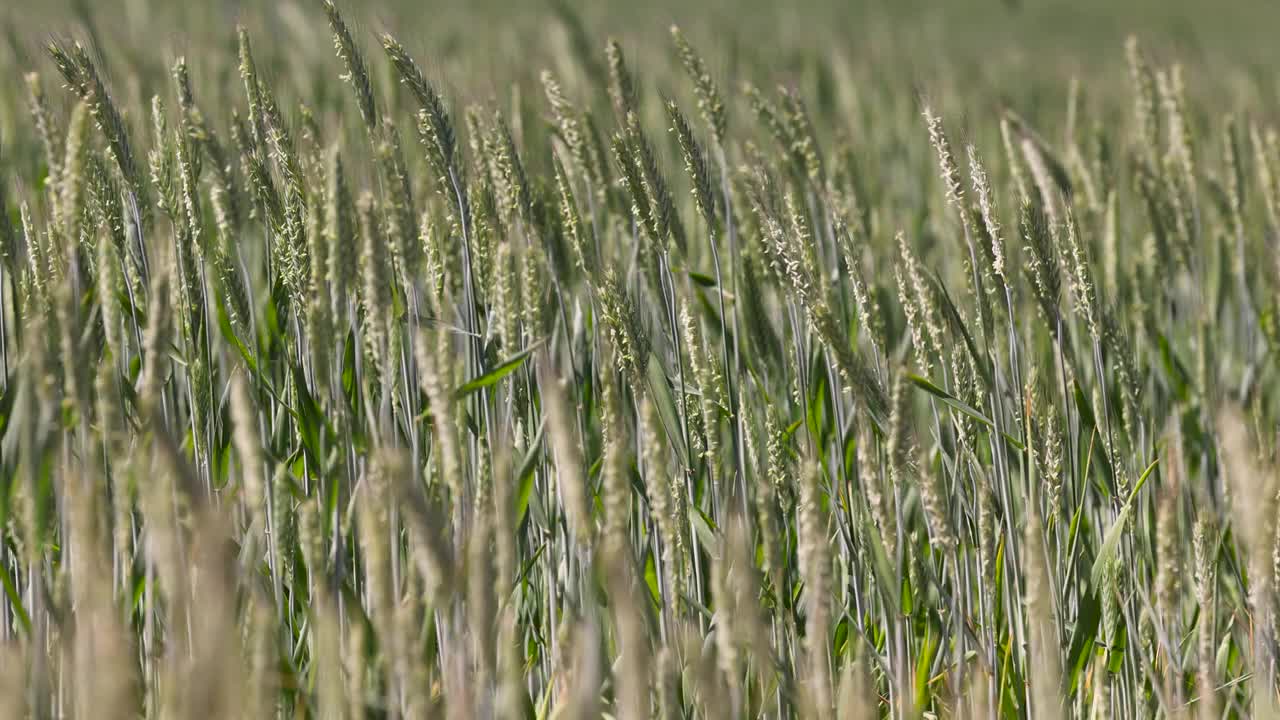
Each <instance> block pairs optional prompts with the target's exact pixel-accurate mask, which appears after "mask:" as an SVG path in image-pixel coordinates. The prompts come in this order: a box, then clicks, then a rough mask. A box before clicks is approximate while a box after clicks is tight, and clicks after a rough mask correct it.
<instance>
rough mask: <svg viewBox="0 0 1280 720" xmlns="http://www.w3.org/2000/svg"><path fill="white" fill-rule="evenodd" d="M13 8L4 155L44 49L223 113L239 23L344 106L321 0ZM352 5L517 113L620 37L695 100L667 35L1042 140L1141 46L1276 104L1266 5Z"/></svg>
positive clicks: (296, 84) (855, 100) (381, 71)
mask: <svg viewBox="0 0 1280 720" xmlns="http://www.w3.org/2000/svg"><path fill="white" fill-rule="evenodd" d="M17 5H18V4H17V3H10V4H9V6H8V7H6V8H0V29H2V30H3V39H2V40H0V98H4V100H3V101H0V150H3V149H12V148H13V147H14V146H15V137H19V136H22V135H24V134H26V133H29V132H30V128H29V127H28V125H29V121H28V119H27V117H26V114H25V109H24V108H23V106H22V105H23V104H22V103H21V102H20V101H19V100H18V99H20V98H22V97H23V94H22V93H23V92H24V90H23V87H22V75H23V73H24V72H26V71H29V70H38V71H40V72H41V74H42V76H43V78H44V81H45V85H46V88H47V90H48V91H49V94H50V99H51V101H53V102H54V103H55V105H56V104H58V103H66V102H67V98H66V93H61V92H56V89H57V88H56V78H55V77H54V74H53V72H52V66H51V64H50V63H49V61H48V58H47V54H46V53H45V52H44V51H43V45H44V44H46V43H47V42H49V41H50V40H67V39H79V40H82V41H85V42H86V43H87V44H89V45H91V46H94V47H96V48H97V52H98V57H100V58H101V64H102V66H103V68H104V69H105V71H106V74H107V76H108V78H109V80H110V83H111V87H112V89H113V93H115V94H117V95H120V96H122V99H123V100H124V102H123V103H121V104H123V105H124V106H127V107H148V105H149V103H148V102H147V101H148V100H149V98H150V97H151V95H152V94H155V93H160V94H162V95H163V94H165V93H167V92H168V85H167V76H166V74H165V71H166V68H167V67H169V66H170V65H171V63H172V61H173V59H174V58H175V57H176V56H178V55H180V54H181V55H185V56H186V57H187V59H188V62H189V63H190V65H191V70H192V75H193V80H194V81H195V82H196V85H197V88H198V89H199V91H200V94H201V96H202V97H203V98H204V102H205V103H206V106H207V107H209V108H211V109H213V110H215V111H218V110H221V111H223V112H226V113H229V112H230V110H229V109H230V108H231V107H233V106H236V105H237V104H238V103H239V100H240V97H239V93H240V91H241V90H240V88H239V84H238V83H239V79H238V77H237V74H236V65H235V63H236V57H235V26H236V25H237V24H243V25H244V26H245V27H247V28H248V29H249V31H250V33H251V36H252V38H253V42H254V52H255V54H256V55H257V56H258V58H259V65H260V68H261V69H262V70H263V71H264V72H265V73H266V75H267V77H268V78H269V79H270V81H271V82H272V84H273V86H274V87H275V88H276V89H277V91H278V92H279V93H280V96H281V98H282V100H284V101H285V104H286V105H289V104H290V101H291V100H297V99H299V98H307V101H308V102H309V103H312V104H313V107H314V109H316V110H317V113H318V114H321V115H323V114H324V112H325V110H326V108H327V107H332V108H335V111H336V109H337V108H340V107H341V105H342V104H343V103H347V100H348V99H347V98H345V97H344V96H343V93H346V92H347V89H346V88H345V87H343V86H342V85H340V84H338V83H334V82H332V80H333V79H334V78H335V77H337V75H338V74H339V73H340V69H339V64H338V61H337V58H336V57H335V56H334V53H333V48H332V45H331V41H330V35H329V33H328V31H327V28H326V26H325V20H324V14H323V12H322V11H321V9H320V3H319V1H318V0H315V1H311V0H227V1H223V2H194V1H191V2H182V1H177V2H175V1H173V0H109V1H107V2H94V1H93V0H49V1H48V2H40V3H34V4H27V3H22V6H21V7H18V6H17ZM340 7H341V8H342V10H343V12H344V14H345V16H346V17H347V19H348V21H349V22H351V23H352V25H353V26H354V28H355V30H356V31H357V33H358V35H359V40H360V41H361V42H362V43H363V44H364V46H365V48H366V51H367V52H368V54H369V55H370V57H372V58H373V60H372V61H371V64H372V67H373V70H374V73H375V75H376V80H377V81H378V82H379V83H380V84H381V86H382V87H381V92H385V93H395V92H396V90H395V89H394V83H393V82H392V78H391V76H390V70H389V68H388V67H387V65H386V63H385V62H383V59H382V57H381V53H380V52H378V51H377V46H376V34H377V33H380V32H383V31H386V30H389V31H391V32H393V33H394V34H395V35H396V36H397V37H398V38H399V39H400V40H401V41H402V42H403V43H404V44H405V46H406V47H407V48H408V49H409V50H410V51H411V52H412V53H413V54H414V56H415V57H416V59H417V60H418V62H419V63H420V64H421V65H422V66H423V68H424V70H426V72H427V73H428V75H429V76H430V79H431V80H433V81H434V82H436V83H437V84H438V86H439V87H441V88H442V89H443V90H444V92H445V94H446V96H447V97H448V99H449V100H450V101H451V102H452V103H453V104H455V105H457V106H462V105H464V104H466V103H470V102H477V101H478V102H491V103H496V104H499V105H502V106H505V107H508V108H511V109H513V110H517V111H518V112H516V113H515V114H516V115H522V114H524V113H527V112H535V111H538V110H539V109H540V108H541V98H540V97H532V98H531V97H529V96H531V95H540V91H539V88H538V85H537V84H536V78H537V75H538V73H539V72H540V71H541V70H542V69H543V68H550V69H552V70H553V71H555V73H556V74H557V76H558V77H559V78H560V80H561V82H562V83H563V84H564V85H565V87H566V90H567V91H569V92H570V94H571V96H574V97H584V96H586V95H588V92H587V89H588V87H589V86H590V85H591V84H593V74H592V73H593V72H595V73H598V72H600V66H601V65H602V63H603V47H604V44H605V39H606V38H607V37H609V36H613V37H616V38H618V39H619V40H620V41H621V42H622V45H623V47H624V49H625V50H626V52H627V56H628V61H629V62H630V64H631V65H632V66H633V67H634V68H636V70H637V72H638V74H639V76H640V77H641V78H642V82H643V83H644V84H645V88H644V89H645V90H646V92H650V93H668V94H675V95H677V96H679V95H681V93H684V92H687V89H686V88H684V87H683V81H682V79H681V76H680V74H679V73H675V72H670V71H671V70H673V69H674V67H675V66H674V58H673V54H672V52H671V44H670V39H669V37H668V35H667V28H668V27H669V26H670V25H671V24H672V23H678V24H679V25H680V26H681V27H682V28H683V29H684V31H685V33H686V35H687V36H688V37H689V39H690V40H691V41H692V42H693V43H694V45H695V46H696V47H697V48H698V49H699V51H700V52H701V53H702V54H703V55H704V56H706V57H707V59H708V61H709V63H710V65H711V67H712V68H713V70H714V72H715V73H716V74H717V75H718V79H719V80H720V81H721V82H722V84H723V85H724V86H725V87H727V88H730V89H733V90H736V89H737V88H738V87H739V85H740V84H741V80H742V79H743V78H751V79H752V81H753V82H755V83H757V84H758V85H762V86H766V85H768V84H769V83H775V84H786V85H792V86H796V87H798V88H799V89H800V90H801V92H802V93H804V96H805V97H806V98H810V101H811V102H812V103H814V104H815V105H817V109H818V110H819V111H827V112H833V111H843V112H852V113H854V114H857V113H877V114H878V113H884V112H896V111H902V110H904V109H905V108H904V107H903V105H904V104H905V105H918V104H919V103H920V100H921V98H922V97H923V98H927V99H928V101H929V102H930V103H932V104H934V105H935V106H937V107H938V108H940V109H941V110H942V111H943V112H944V113H946V114H947V115H948V117H949V118H951V119H952V122H953V123H954V124H955V125H957V126H958V127H959V128H961V129H962V130H963V128H965V127H967V126H968V125H970V124H971V123H970V121H969V119H970V118H975V117H988V116H990V115H991V114H994V112H996V111H997V110H998V109H999V108H1000V107H1001V106H1005V105H1008V106H1011V107H1014V108H1016V109H1017V110H1018V112H1020V113H1021V114H1023V115H1024V116H1026V117H1028V118H1029V119H1031V120H1032V121H1033V122H1035V123H1036V124H1037V125H1038V126H1039V127H1040V128H1042V129H1043V130H1045V131H1055V130H1057V129H1060V128H1061V125H1062V123H1063V122H1064V120H1063V118H1064V117H1065V115H1066V113H1064V112H1063V109H1064V107H1065V104H1066V99H1067V97H1068V88H1069V87H1070V82H1071V80H1072V78H1077V79H1078V80H1079V83H1080V86H1081V89H1082V103H1083V105H1082V108H1083V109H1086V110H1088V111H1089V112H1090V115H1091V117H1093V118H1095V120H1098V121H1102V122H1105V121H1106V120H1107V118H1108V117H1110V116H1117V115H1118V114H1119V113H1123V112H1124V111H1125V109H1126V108H1127V105H1128V102H1127V100H1126V99H1125V97H1126V96H1127V94H1128V93H1129V84H1128V81H1127V76H1126V71H1125V60H1124V47H1123V44H1124V38H1125V37H1126V36H1127V35H1129V34H1136V35H1138V36H1139V38H1141V40H1142V43H1143V46H1144V48H1145V49H1146V50H1147V51H1148V52H1149V53H1151V54H1152V55H1153V57H1154V59H1155V60H1157V61H1159V62H1162V63H1164V62H1170V61H1174V60H1177V61H1179V62H1181V63H1182V64H1183V65H1184V66H1185V70H1186V73H1185V75H1186V80H1187V88H1188V95H1189V97H1190V98H1191V99H1193V100H1198V101H1202V102H1193V103H1192V105H1194V106H1197V107H1207V108H1213V109H1214V110H1215V111H1217V110H1234V109H1240V110H1242V111H1245V112H1249V113H1253V114H1256V113H1258V112H1259V111H1260V109H1265V108H1271V107H1273V106H1274V104H1275V99H1276V94H1277V88H1278V87H1280V84H1278V82H1277V79H1278V78H1280V75H1277V73H1275V72H1274V70H1275V68H1276V67H1278V66H1280V63H1278V62H1277V61H1278V60H1280V46H1278V45H1277V44H1276V43H1275V42H1274V32H1275V29H1276V28H1277V27H1280V3H1277V2H1264V1H1261V0H1258V1H1247V0H1226V1H1224V2H1204V1H1197V0H1133V1H1131V2H1110V1H1108V0H1075V1H1074V2H1056V1H1055V2H1049V1H1047V0H960V1H953V2H934V1H926V0H853V1H851V2H835V1H834V0H801V1H799V2H787V3H774V2H766V1H765V0H738V1H734V0H701V1H693V0H633V1H624V0H602V1H600V2H582V3H574V2H568V1H566V0H529V1H528V2H509V1H506V0H468V1H467V2H447V3H439V2H417V1H412V2H411V1H409V0H370V1H366V2H355V1H354V0H347V1H346V2H343V3H340ZM328 103H332V105H331V106H330V105H327V104H328ZM347 104H349V103H347ZM653 105H656V103H653ZM317 106H318V107H317ZM343 112H345V111H343ZM218 120H219V121H221V119H220V118H219V119H218ZM854 120H855V118H850V122H849V126H850V127H851V128H856V127H857V123H856V122H855V121H854ZM139 121H143V122H145V119H139V118H131V119H130V123H131V124H133V125H137V124H138V123H139ZM972 124H977V123H976V122H975V123H972Z"/></svg>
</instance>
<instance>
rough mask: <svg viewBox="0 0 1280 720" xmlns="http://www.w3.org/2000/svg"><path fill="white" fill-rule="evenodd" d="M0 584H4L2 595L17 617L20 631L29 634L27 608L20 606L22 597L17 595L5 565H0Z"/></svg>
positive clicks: (29, 620) (29, 623)
mask: <svg viewBox="0 0 1280 720" xmlns="http://www.w3.org/2000/svg"><path fill="white" fill-rule="evenodd" d="M0 583H3V584H4V594H5V595H6V596H8V598H9V604H10V605H12V606H13V611H14V613H16V614H17V616H18V622H19V623H21V624H22V629H23V630H24V631H26V632H27V633H30V632H31V618H30V616H28V615H27V608H26V606H24V605H23V604H22V596H21V595H19V594H18V588H17V586H16V585H14V583H13V578H12V577H10V575H9V568H8V566H7V565H6V564H5V563H0Z"/></svg>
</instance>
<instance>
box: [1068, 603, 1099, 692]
mask: <svg viewBox="0 0 1280 720" xmlns="http://www.w3.org/2000/svg"><path fill="white" fill-rule="evenodd" d="M1101 621H1102V604H1101V603H1100V602H1098V593H1097V591H1096V590H1092V591H1090V592H1089V593H1088V594H1087V595H1085V596H1084V597H1082V598H1081V599H1080V607H1079V610H1078V611H1077V612H1076V625H1075V629H1074V630H1073V631H1072V633H1071V649H1070V650H1069V651H1067V693H1068V694H1070V693H1073V692H1075V690H1076V688H1077V687H1079V685H1080V676H1081V675H1082V674H1083V673H1084V669H1085V667H1087V666H1088V664H1089V658H1090V657H1091V656H1092V655H1093V643H1094V638H1095V636H1096V635H1097V632H1098V623H1099V622H1101Z"/></svg>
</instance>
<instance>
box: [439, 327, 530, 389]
mask: <svg viewBox="0 0 1280 720" xmlns="http://www.w3.org/2000/svg"><path fill="white" fill-rule="evenodd" d="M540 344H541V342H540V341H539V342H536V343H534V344H533V345H530V346H529V347H527V348H525V349H524V350H521V351H520V352H519V353H518V354H516V355H514V356H513V357H511V358H508V359H507V360H505V361H503V362H502V363H501V364H499V365H498V366H497V367H495V368H494V369H492V370H490V371H489V372H487V373H485V374H483V375H481V376H480V377H477V378H472V379H471V380H468V381H467V382H465V383H463V384H462V386H461V387H459V388H458V389H457V390H455V391H454V393H453V395H454V397H455V398H457V399H462V398H464V397H466V396H468V395H470V394H471V393H473V392H475V391H477V390H481V389H483V388H487V387H490V386H492V385H496V384H497V383H498V381H500V380H502V378H504V377H506V376H508V375H510V374H511V373H513V372H515V371H516V370H518V369H520V366H521V365H523V364H524V363H525V361H526V360H528V359H529V356H530V355H532V354H533V351H534V350H536V349H537V347H538V345H540Z"/></svg>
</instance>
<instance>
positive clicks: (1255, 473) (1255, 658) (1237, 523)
mask: <svg viewBox="0 0 1280 720" xmlns="http://www.w3.org/2000/svg"><path fill="white" fill-rule="evenodd" d="M1217 426H1218V432H1219V442H1220V443H1221V452H1222V458H1223V472H1224V475H1225V478H1224V479H1225V485H1226V488H1225V489H1226V491H1227V493H1228V498H1229V501H1230V507H1231V510H1232V519H1233V526H1234V528H1235V530H1236V532H1237V533H1239V539H1240V542H1241V544H1242V545H1243V546H1244V549H1245V554H1246V559H1247V564H1248V567H1249V577H1250V581H1249V585H1248V592H1249V607H1250V609H1251V610H1252V612H1253V614H1254V618H1255V622H1256V623H1257V626H1258V627H1259V628H1270V627H1271V623H1272V617H1273V613H1274V612H1275V608H1274V605H1273V601H1272V598H1273V594H1274V592H1275V576H1274V574H1273V568H1272V566H1271V558H1270V557H1268V550H1269V549H1270V548H1271V547H1272V544H1273V542H1274V538H1275V533H1276V504H1277V497H1276V487H1277V482H1276V468H1275V466H1274V464H1272V463H1271V462H1267V461H1263V460H1260V459H1259V456H1258V450H1257V447H1256V445H1255V443H1254V442H1253V441H1252V439H1251V438H1250V429H1249V426H1248V424H1246V419H1245V416H1244V415H1243V414H1242V412H1241V410H1239V409H1238V408H1235V407H1226V408H1223V409H1222V410H1220V411H1219V413H1218V422H1217ZM1250 661H1251V667H1252V668H1253V670H1254V672H1256V673H1258V676H1257V677H1258V678H1259V682H1257V683H1256V685H1255V688H1254V692H1253V706H1252V710H1253V712H1254V713H1255V715H1256V716H1258V717H1270V716H1272V715H1274V714H1275V713H1276V712H1277V708H1276V700H1275V687H1274V682H1275V681H1274V679H1267V678H1274V673H1271V672H1269V671H1268V670H1266V668H1270V667H1272V664H1273V663H1274V662H1276V658H1275V657H1274V653H1273V650H1272V648H1271V643H1270V642H1268V641H1267V640H1266V639H1264V638H1262V637H1261V636H1259V637H1256V638H1255V639H1254V641H1253V648H1252V655H1251V658H1250Z"/></svg>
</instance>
